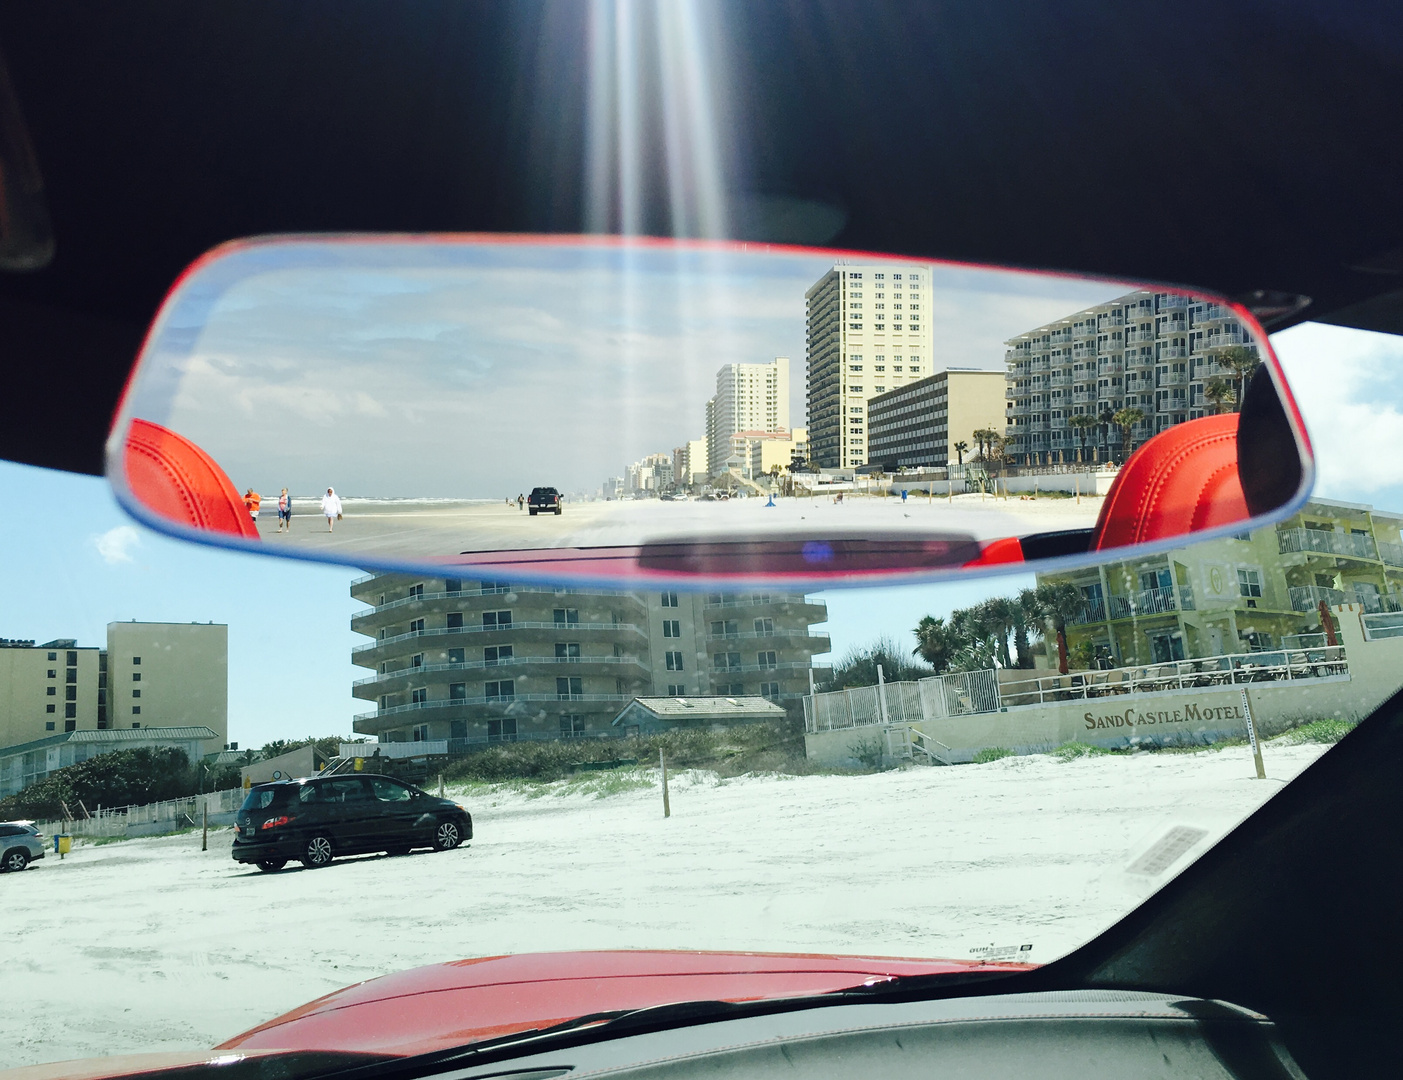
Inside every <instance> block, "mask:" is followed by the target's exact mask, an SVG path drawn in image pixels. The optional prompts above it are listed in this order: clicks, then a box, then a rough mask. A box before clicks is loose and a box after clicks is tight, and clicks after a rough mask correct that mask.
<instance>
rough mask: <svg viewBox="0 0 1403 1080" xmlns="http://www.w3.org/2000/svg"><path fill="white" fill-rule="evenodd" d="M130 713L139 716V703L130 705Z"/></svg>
mask: <svg viewBox="0 0 1403 1080" xmlns="http://www.w3.org/2000/svg"><path fill="white" fill-rule="evenodd" d="M132 715H133V716H140V715H141V706H140V705H133V706H132Z"/></svg>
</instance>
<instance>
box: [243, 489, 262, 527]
mask: <svg viewBox="0 0 1403 1080" xmlns="http://www.w3.org/2000/svg"><path fill="white" fill-rule="evenodd" d="M262 501H263V496H262V495H260V494H258V492H256V491H254V490H253V488H249V489H248V490H247V491H245V492H244V509H245V510H247V511H248V516H249V517H251V518H253V521H254V524H255V525H256V524H258V504H259V503H261V502H262Z"/></svg>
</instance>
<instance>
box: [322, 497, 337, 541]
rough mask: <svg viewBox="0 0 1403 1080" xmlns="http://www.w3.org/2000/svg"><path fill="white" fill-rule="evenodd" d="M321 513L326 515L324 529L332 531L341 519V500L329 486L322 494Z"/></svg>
mask: <svg viewBox="0 0 1403 1080" xmlns="http://www.w3.org/2000/svg"><path fill="white" fill-rule="evenodd" d="M322 513H323V514H324V515H325V516H326V531H327V532H334V531H335V530H336V523H337V522H338V521H340V520H341V500H340V499H338V498H337V497H336V492H334V491H332V490H331V488H327V489H326V494H325V495H323V496H322Z"/></svg>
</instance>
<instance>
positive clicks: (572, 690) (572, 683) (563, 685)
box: [555, 676, 585, 698]
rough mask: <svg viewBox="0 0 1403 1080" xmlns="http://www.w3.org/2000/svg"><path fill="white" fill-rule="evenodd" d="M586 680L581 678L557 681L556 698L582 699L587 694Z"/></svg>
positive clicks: (575, 677) (574, 677) (573, 677)
mask: <svg viewBox="0 0 1403 1080" xmlns="http://www.w3.org/2000/svg"><path fill="white" fill-rule="evenodd" d="M584 682H585V681H584V680H583V679H581V678H580V677H579V676H572V677H569V678H559V679H556V680H555V696H556V697H559V698H575V697H580V696H582V695H583V694H584V692H585V686H584Z"/></svg>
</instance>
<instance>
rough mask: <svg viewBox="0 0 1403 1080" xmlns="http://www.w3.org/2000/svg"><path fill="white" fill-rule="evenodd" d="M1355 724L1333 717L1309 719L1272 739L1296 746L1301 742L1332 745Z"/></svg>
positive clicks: (1279, 743)
mask: <svg viewBox="0 0 1403 1080" xmlns="http://www.w3.org/2000/svg"><path fill="white" fill-rule="evenodd" d="M1355 726H1356V725H1355V722H1354V721H1353V720H1336V719H1334V718H1327V719H1322V720H1311V721H1309V722H1307V723H1304V724H1301V725H1300V726H1299V727H1296V728H1293V729H1292V730H1291V731H1288V732H1286V733H1285V734H1284V735H1281V736H1278V737H1277V738H1275V739H1273V740H1272V741H1273V742H1275V743H1277V744H1278V745H1285V746H1298V745H1300V744H1301V743H1324V744H1326V745H1332V744H1334V743H1337V742H1339V741H1340V740H1341V739H1343V738H1344V737H1345V736H1346V735H1348V734H1349V733H1350V732H1351V731H1353V730H1354V728H1355Z"/></svg>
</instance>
